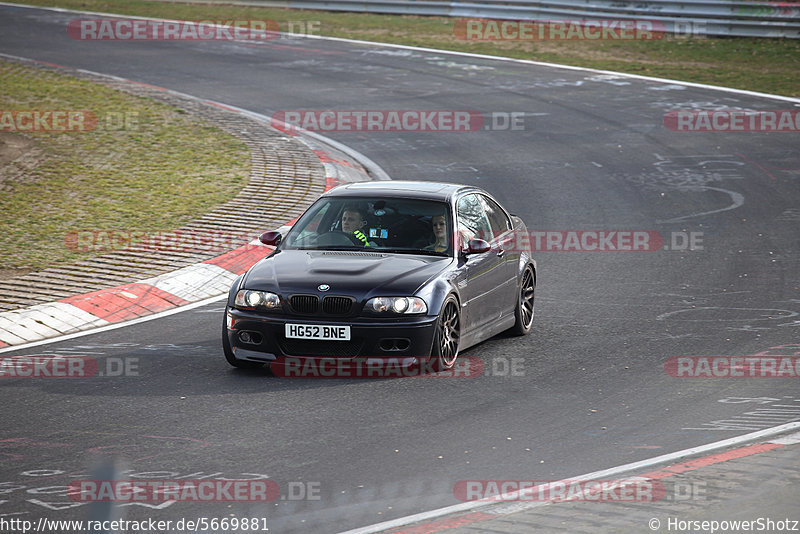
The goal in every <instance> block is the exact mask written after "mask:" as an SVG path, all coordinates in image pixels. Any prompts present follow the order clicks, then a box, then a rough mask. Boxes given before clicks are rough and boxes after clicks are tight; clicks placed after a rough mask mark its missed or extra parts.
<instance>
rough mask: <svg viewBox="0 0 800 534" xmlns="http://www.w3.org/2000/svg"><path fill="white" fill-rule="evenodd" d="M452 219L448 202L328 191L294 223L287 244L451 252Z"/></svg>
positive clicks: (284, 245)
mask: <svg viewBox="0 0 800 534" xmlns="http://www.w3.org/2000/svg"><path fill="white" fill-rule="evenodd" d="M450 236H452V221H451V216H450V210H449V209H448V205H447V204H445V203H444V202H435V201H430V200H415V199H406V198H391V197H389V198H352V197H347V198H345V197H330V198H322V199H320V200H318V201H317V202H316V203H315V204H314V205H313V206H311V207H310V208H309V209H308V211H306V213H304V214H303V216H302V217H300V219H299V220H298V221H297V222H296V223H295V225H294V226H293V227H292V229H291V230H290V231H289V233H288V234H287V235H286V238H285V239H284V240H283V243H282V245H281V248H283V249H304V250H364V251H370V250H371V251H375V252H397V253H406V254H429V255H436V256H447V255H449V254H450V253H451V252H452V243H451V241H452V240H451V239H450Z"/></svg>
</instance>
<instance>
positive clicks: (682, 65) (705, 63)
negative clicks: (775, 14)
mask: <svg viewBox="0 0 800 534" xmlns="http://www.w3.org/2000/svg"><path fill="white" fill-rule="evenodd" d="M23 1H24V3H27V4H31V5H40V6H58V7H64V8H71V9H79V10H87V11H100V12H108V13H119V14H125V15H139V16H150V17H163V18H172V19H185V20H202V19H212V20H226V19H227V20H230V19H234V20H245V19H262V20H263V19H269V20H274V21H277V22H279V23H280V26H281V29H283V30H286V29H287V28H288V27H289V22H290V21H297V22H306V23H307V22H309V21H314V22H319V30H318V32H317V33H318V34H319V35H328V36H334V37H345V38H351V39H363V40H368V41H378V42H386V43H397V44H404V45H413V46H424V47H432V48H440V49H445V50H456V51H463V52H473V53H480V54H489V55H500V56H507V57H514V58H521V59H531V60H537V61H547V62H554V63H562V64H566V65H575V66H582V67H591V68H597V69H607V70H615V71H619V72H627V73H632V74H641V75H645V76H656V77H665V78H673V79H678V80H683V81H691V82H699V83H707V84H713V85H723V86H727V87H735V88H738V89H746V90H751V91H760V92H765V93H772V94H777V95H784V96H795V97H800V74H799V73H800V40H798V39H755V38H676V37H670V36H666V37H664V38H663V39H660V40H650V41H632V40H616V41H611V40H606V41H538V42H530V41H526V42H523V41H504V42H473V41H465V40H461V39H459V38H457V37H456V36H455V35H454V26H455V24H456V19H454V18H449V17H417V16H405V15H370V14H360V13H340V12H326V11H312V10H289V9H280V8H266V7H252V6H241V5H222V3H217V4H213V5H212V4H197V3H180V2H175V3H172V2H158V1H144V0H124V1H118V2H109V1H104V0H23ZM294 27H295V28H300V27H302V26H301V25H300V24H295V25H294Z"/></svg>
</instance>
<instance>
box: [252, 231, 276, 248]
mask: <svg viewBox="0 0 800 534" xmlns="http://www.w3.org/2000/svg"><path fill="white" fill-rule="evenodd" d="M258 240H259V241H261V242H262V243H264V244H265V245H269V246H271V247H277V246H278V244H279V243H280V242H281V233H280V232H264V233H263V234H261V235H260V236H258Z"/></svg>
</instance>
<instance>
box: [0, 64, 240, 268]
mask: <svg viewBox="0 0 800 534" xmlns="http://www.w3.org/2000/svg"><path fill="white" fill-rule="evenodd" d="M0 80H1V82H0V110H32V109H35V110H91V111H92V112H93V113H94V114H95V115H96V117H97V119H98V126H97V128H95V129H93V130H91V131H86V132H44V131H40V132H25V133H19V132H18V133H3V134H0V135H2V138H0V141H3V143H4V144H6V145H7V144H8V143H10V142H13V143H15V144H19V143H23V144H24V145H25V147H26V148H25V151H26V153H27V155H23V156H22V157H21V158H20V157H9V156H8V152H7V150H6V154H5V157H4V156H3V154H2V153H1V152H0V158H2V159H0V161H2V163H3V165H2V173H0V234H1V235H2V236H3V239H2V240H0V269H30V270H35V269H40V268H43V267H46V266H49V265H51V264H53V263H57V262H68V261H74V260H77V259H85V258H86V257H87V256H88V254H87V253H85V252H79V251H75V250H71V249H70V247H68V246H66V245H65V240H64V237H65V235H66V234H68V233H69V232H71V231H81V230H95V229H97V230H132V229H136V230H146V231H168V230H170V229H174V228H177V227H179V226H181V225H183V224H186V223H188V222H189V221H191V220H193V219H195V218H197V217H199V216H200V215H202V214H204V213H206V212H208V211H210V210H212V209H214V208H215V207H216V206H219V205H220V204H222V203H224V202H226V201H227V200H229V199H230V197H231V196H234V195H235V194H236V193H238V192H239V191H240V190H241V189H242V187H244V186H245V185H246V184H247V181H248V177H249V169H250V156H249V151H248V149H247V147H246V146H245V145H244V143H242V142H241V141H239V140H238V139H235V138H234V137H232V136H230V135H228V134H226V133H224V132H222V131H221V130H220V129H218V128H215V127H212V126H210V125H209V124H207V123H205V122H203V121H201V120H198V119H197V118H195V117H191V116H189V115H187V114H186V113H185V112H183V111H182V110H178V109H176V108H173V107H171V106H167V105H164V104H161V103H158V102H154V101H152V100H150V99H146V98H138V97H134V96H132V95H128V94H126V93H122V92H120V91H116V90H113V89H110V88H108V87H105V86H103V85H100V84H96V83H92V82H88V81H84V80H78V79H76V78H73V77H70V76H66V75H63V74H59V73H54V72H52V71H46V70H42V69H37V68H33V67H27V66H20V65H17V64H12V63H6V62H0ZM124 117H128V119H129V122H128V124H127V125H126V124H125V123H124V121H123V118H124ZM11 136H21V138H20V137H16V138H14V137H11ZM0 148H2V147H0ZM73 248H74V247H73Z"/></svg>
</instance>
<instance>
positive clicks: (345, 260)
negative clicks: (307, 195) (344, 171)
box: [222, 181, 536, 370]
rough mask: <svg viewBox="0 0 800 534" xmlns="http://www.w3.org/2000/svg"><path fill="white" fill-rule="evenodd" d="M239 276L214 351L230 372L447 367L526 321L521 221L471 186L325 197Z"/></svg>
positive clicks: (343, 191)
mask: <svg viewBox="0 0 800 534" xmlns="http://www.w3.org/2000/svg"><path fill="white" fill-rule="evenodd" d="M260 240H261V242H262V243H264V244H266V245H270V246H274V247H275V250H274V252H272V253H271V254H270V255H269V256H267V257H266V258H264V259H262V260H261V261H259V262H258V263H256V264H255V265H254V266H253V267H251V268H250V270H248V271H247V272H246V273H244V274H243V275H242V276H240V277H239V278H238V279H237V280H236V281H235V282H234V283H233V286H232V287H231V290H230V294H229V295H228V301H227V305H226V307H225V320H224V322H223V327H222V344H223V350H224V353H225V358H226V359H227V361H228V362H229V363H230V364H231V365H233V366H236V367H258V366H261V365H264V364H267V363H271V362H276V361H278V362H279V361H281V360H282V359H286V358H290V357H291V358H304V359H316V360H320V359H336V360H339V361H341V360H347V361H350V362H363V361H368V360H372V359H386V358H393V359H398V358H399V359H402V361H405V362H410V363H411V364H413V363H415V362H417V363H425V364H429V365H430V364H432V365H431V366H432V368H434V369H437V370H447V369H451V368H452V367H453V365H454V364H455V362H456V359H457V358H458V354H459V351H461V350H463V349H465V348H467V347H470V346H472V345H475V344H476V343H479V342H481V341H483V340H485V339H487V338H489V337H491V336H494V335H495V334H498V333H499V332H502V331H504V330H507V329H511V330H512V331H513V332H515V333H517V334H519V335H524V334H527V333H529V332H530V331H531V327H532V325H533V317H534V293H535V289H536V262H535V260H534V259H533V257H532V256H531V251H530V244H529V240H528V235H527V228H526V227H525V224H524V223H523V222H522V220H520V219H519V218H518V217H515V216H513V215H509V214H508V212H506V210H505V209H503V208H502V207H501V206H500V205H499V204H498V203H497V201H495V200H494V199H493V198H492V197H491V195H489V194H488V193H486V192H485V191H483V190H481V189H479V188H476V187H470V186H464V185H457V184H445V183H431V182H410V181H382V182H360V183H353V184H347V185H341V186H338V187H335V188H333V189H331V190H330V191H328V192H326V193H325V194H323V195H322V196H321V197H320V198H319V199H318V200H317V201H316V202H315V203H314V204H313V205H312V206H311V207H309V208H308V210H306V212H305V213H304V214H303V215H302V216H301V217H300V218H299V219H298V220H297V221H296V223H295V224H294V225H293V226H292V227H291V229H290V230H289V231H288V232H286V235H281V234H280V233H278V232H266V233H264V234H262V235H261V237H260Z"/></svg>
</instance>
